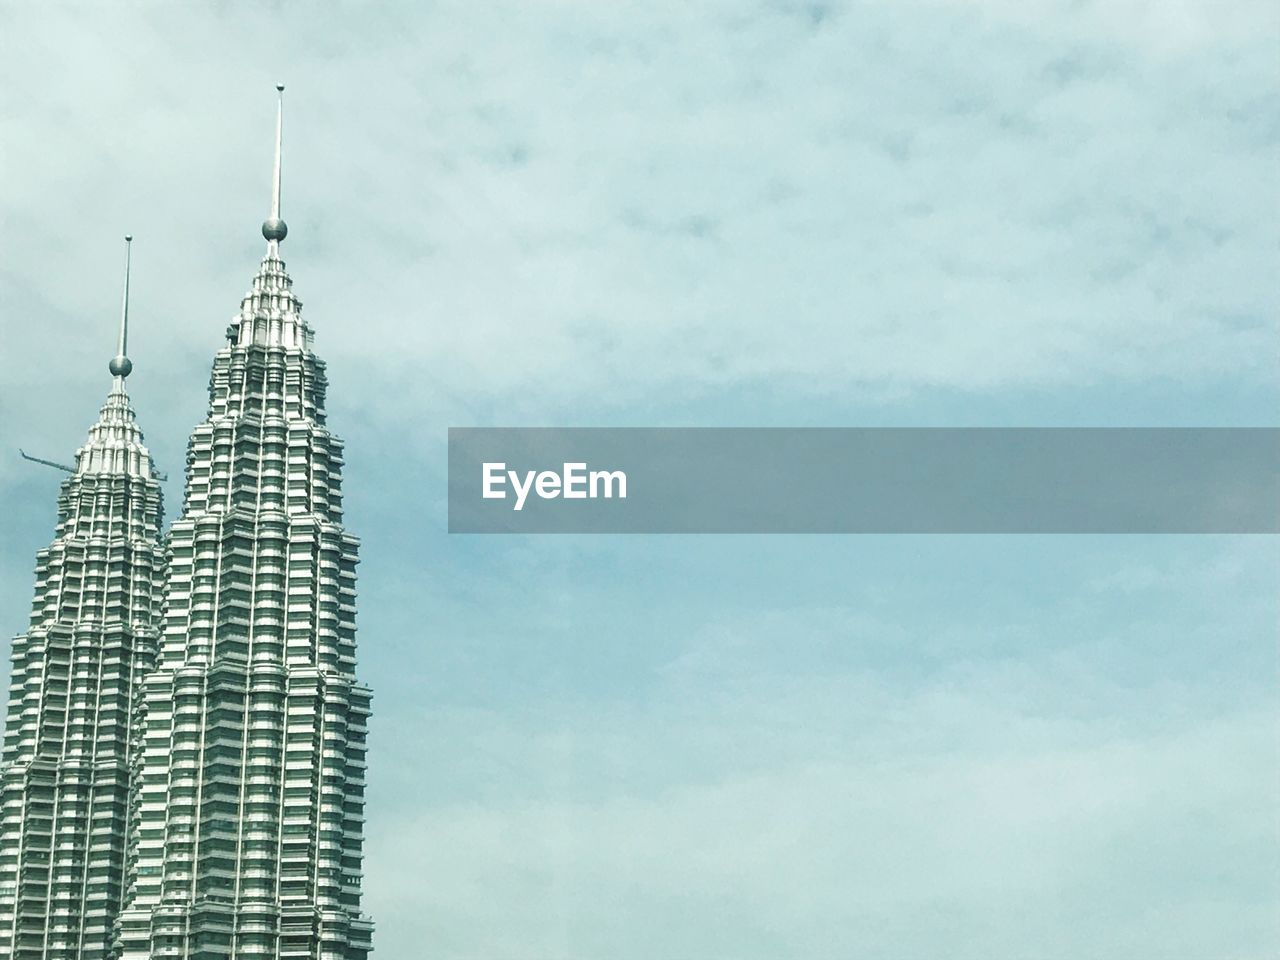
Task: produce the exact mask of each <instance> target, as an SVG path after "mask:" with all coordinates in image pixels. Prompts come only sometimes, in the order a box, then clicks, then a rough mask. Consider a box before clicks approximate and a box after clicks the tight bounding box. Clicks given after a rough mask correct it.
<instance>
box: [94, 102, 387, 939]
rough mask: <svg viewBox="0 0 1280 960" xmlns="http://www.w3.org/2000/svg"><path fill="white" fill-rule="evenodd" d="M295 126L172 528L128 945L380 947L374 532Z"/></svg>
mask: <svg viewBox="0 0 1280 960" xmlns="http://www.w3.org/2000/svg"><path fill="white" fill-rule="evenodd" d="M279 89H281V90H283V87H281V88H279ZM280 128H281V120H280V114H279V113H278V114H277V125H276V162H275V172H274V179H273V189H272V210H271V216H270V217H269V218H268V219H267V221H266V222H265V223H264V224H263V227H262V232H263V236H264V237H265V238H266V240H267V250H266V255H265V256H264V257H263V259H262V261H261V264H260V265H259V268H258V272H257V274H256V276H255V277H254V278H253V281H252V285H251V287H250V290H249V292H248V294H247V295H246V296H245V297H244V299H243V301H242V302H241V305H240V310H239V312H238V313H237V314H236V315H235V317H234V318H233V319H232V321H231V324H230V326H229V327H228V328H227V332H226V342H225V344H224V345H223V346H222V348H221V349H220V350H218V352H217V354H216V356H215V358H214V362H213V372H212V376H211V378H210V383H209V409H208V416H207V418H206V419H205V420H204V422H202V423H201V424H199V425H198V426H197V427H196V428H195V430H194V432H193V433H192V435H191V440H190V444H189V446H188V449H187V470H186V490H185V499H184V505H183V511H182V515H181V516H180V517H179V518H178V520H177V521H176V522H175V523H174V525H173V528H172V530H171V532H170V534H169V538H168V556H169V564H168V574H167V579H166V582H165V590H164V611H163V622H162V628H161V639H160V651H159V658H158V663H157V665H156V669H155V670H154V671H152V672H151V673H150V674H149V675H148V676H147V678H146V680H145V681H144V683H143V689H142V694H141V704H142V708H141V716H142V730H141V737H140V752H139V762H138V767H137V776H136V789H135V794H134V798H133V804H132V809H131V816H132V829H131V834H130V844H129V847H130V849H129V854H130V856H129V876H128V878H127V879H128V885H129V892H128V894H127V902H126V906H125V909H124V911H123V912H122V914H121V919H120V923H119V928H118V935H119V939H118V947H119V950H120V956H121V957H122V958H123V960H153V958H162V957H172V958H189V960H230V958H250V957H252V958H269V960H364V958H365V957H366V955H367V953H368V952H369V950H370V949H371V937H372V923H371V921H370V920H369V919H368V918H367V917H365V916H364V915H363V914H362V913H361V912H360V886H361V875H362V870H361V864H362V855H363V854H362V844H363V827H364V782H365V781H364V776H365V775H364V771H365V749H366V747H365V735H366V729H367V721H368V717H369V704H370V692H369V689H368V688H367V687H365V686H363V685H362V684H360V683H359V682H358V681H357V679H356V673H355V669H356V646H355V638H356V636H355V635H356V627H355V584H356V577H355V572H356V562H357V548H358V541H357V540H356V538H355V537H353V536H352V535H351V534H349V533H347V532H346V530H345V529H344V527H343V524H342V516H343V511H342V490H341V486H342V485H341V477H342V466H343V448H342V442H341V441H340V440H339V439H338V438H337V437H335V436H334V435H333V434H332V433H330V432H329V430H328V427H327V426H326V419H325V391H326V379H325V367H324V362H323V361H322V360H320V358H319V357H317V356H316V354H315V353H314V352H313V350H312V331H311V328H310V327H309V326H308V324H307V322H306V321H305V320H304V319H303V317H302V303H301V301H300V300H299V299H298V297H297V296H296V295H295V293H294V292H293V285H292V281H291V280H290V278H289V275H288V274H287V273H286V271H285V264H284V261H283V260H282V259H281V258H280V245H281V243H282V242H283V241H284V239H285V236H286V234H287V228H286V226H285V224H284V221H283V220H282V219H281V218H280V158H281V153H280Z"/></svg>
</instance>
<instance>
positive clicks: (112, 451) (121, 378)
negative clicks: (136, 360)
mask: <svg viewBox="0 0 1280 960" xmlns="http://www.w3.org/2000/svg"><path fill="white" fill-rule="evenodd" d="M124 242H125V255H124V295H123V298H122V301H121V305H120V333H119V338H118V340H117V345H116V355H115V356H114V357H113V358H112V359H111V362H110V363H109V364H108V365H107V369H109V370H110V371H111V376H112V382H111V392H110V393H108V394H107V400H106V403H104V404H103V405H102V409H101V411H99V414H98V421H97V423H95V424H94V425H93V426H92V427H90V428H89V438H88V440H86V441H85V444H84V446H82V447H81V448H80V449H79V450H77V451H76V468H75V472H76V474H78V475H84V474H104V473H105V474H123V475H126V476H131V477H142V478H144V479H150V478H152V477H153V476H155V474H156V468H155V462H154V461H153V460H152V459H151V453H150V452H149V451H148V450H147V448H146V446H145V445H144V444H143V442H142V430H141V429H140V428H139V427H138V421H137V418H136V416H135V415H134V412H133V407H132V405H131V404H130V403H129V394H128V392H127V391H126V390H125V385H124V382H125V379H126V378H127V377H128V376H129V374H130V373H132V372H133V361H131V360H130V359H129V357H128V353H127V351H128V347H129V272H130V267H131V264H132V253H133V237H132V236H126V237H125V238H124Z"/></svg>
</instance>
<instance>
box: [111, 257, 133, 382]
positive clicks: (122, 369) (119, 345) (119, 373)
mask: <svg viewBox="0 0 1280 960" xmlns="http://www.w3.org/2000/svg"><path fill="white" fill-rule="evenodd" d="M132 259H133V236H132V235H131V234H125V238H124V295H123V297H122V298H121V301H120V337H119V339H118V340H117V341H116V355H115V356H114V357H113V358H112V360H111V362H110V363H109V364H107V369H108V370H110V371H111V375H112V376H113V377H115V378H116V379H115V383H114V385H113V389H119V390H120V391H123V390H124V378H125V377H127V376H128V375H129V374H130V373H132V372H133V361H131V360H130V359H129V357H128V349H129V267H130V265H131V261H132Z"/></svg>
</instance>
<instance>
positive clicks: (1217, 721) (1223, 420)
mask: <svg viewBox="0 0 1280 960" xmlns="http://www.w3.org/2000/svg"><path fill="white" fill-rule="evenodd" d="M1277 43H1280V12H1278V10H1277V8H1276V7H1275V5H1274V4H1271V3H1265V2H1257V3H1255V2H1252V0H1240V2H1233V3H1230V4H1223V3H1213V2H1209V0H1165V2H1159V3H1157V2H1142V0H1111V2H1106V3H1103V2H1088V0H1077V2H1055V0H1021V2H1015V0H972V2H964V0H932V2H930V0H896V2H892V3H889V2H882V3H876V2H863V3H837V2H832V3H822V2H807V3H800V2H791V0H732V2H729V0H694V2H689V0H685V2H679V3H676V2H665V0H660V2H650V3H644V4H640V3H632V2H621V0H620V2H616V3H610V2H593V3H587V2H583V0H536V2H527V0H526V2H522V3H517V2H502V0H499V2H492V3H475V2H470V3H467V2H454V3H451V2H437V3H417V4H409V3H404V4H380V5H374V4H364V3H346V4H328V5H324V6H321V5H319V4H314V5H312V4H302V3H274V4H265V5H264V4H255V5H250V4H247V3H244V4H241V3H233V2H217V3H198V2H194V0H189V2H186V3H183V4H166V5H162V4H160V3H155V4H145V5H144V4H132V5H131V4H128V3H110V4H108V3H105V2H103V3H96V4H95V3H90V2H82V3H78V4H74V5H72V4H64V5H59V4H56V3H55V4H39V5H38V4H36V3H34V2H32V3H19V2H14V0H0V183H3V184H4V187H5V189H4V190H3V191H0V218H2V220H3V227H4V229H3V230H2V231H0V311H2V312H0V320H2V322H3V334H4V347H5V354H6V358H7V362H6V364H5V375H4V377H3V378H0V440H2V441H3V443H2V444H0V503H2V505H3V511H2V512H3V520H0V524H2V525H3V526H2V530H3V550H2V551H0V628H2V629H3V631H4V632H6V633H8V634H13V633H16V632H18V631H20V630H21V629H22V628H23V626H24V622H25V621H24V617H25V612H26V608H27V605H28V603H29V599H30V592H31V587H32V581H31V571H32V563H33V555H34V552H35V551H36V550H37V549H38V548H39V547H41V546H43V545H44V544H46V543H47V542H48V540H49V538H50V536H51V533H52V521H53V515H54V506H55V498H56V493H57V483H58V479H59V478H58V475H57V474H56V473H54V472H52V471H48V470H44V469H41V468H36V467H33V466H31V465H29V464H25V463H23V462H22V461H20V460H19V459H18V457H17V455H16V448H17V447H18V446H22V447H23V448H25V449H27V450H29V451H32V452H36V453H38V454H39V455H42V456H46V457H50V458H52V459H56V460H68V459H70V458H71V456H72V454H73V451H74V450H75V448H76V447H77V446H78V445H79V443H80V442H81V441H82V440H83V437H84V431H85V429H86V428H87V426H88V425H89V423H91V422H92V421H93V419H94V418H95V416H96V410H97V407H98V406H99V404H100V403H101V400H102V398H103V397H104V396H105V393H106V390H107V388H108V386H109V377H108V374H107V372H106V362H107V360H108V359H109V358H110V356H111V354H112V353H113V352H114V325H115V323H116V316H117V310H118V297H119V282H120V278H119V271H120V261H121V256H122V250H121V246H122V244H121V240H120V237H121V235H122V234H123V233H125V232H132V233H133V234H135V236H136V238H137V239H136V241H135V244H134V301H133V303H134V308H133V317H134V326H133V337H132V341H133V345H132V348H131V350H130V353H131V355H132V357H133V359H134V362H135V374H134V376H133V377H132V378H131V379H130V390H131V392H132V394H133V397H134V402H135V406H136V407H137V409H138V412H139V416H140V419H141V422H142V424H143V426H144V429H145V430H146V432H147V437H148V441H149V442H150V444H151V446H152V449H153V451H154V452H155V453H156V456H157V458H158V460H159V461H160V464H161V466H162V468H164V469H168V470H169V471H170V474H171V476H172V478H173V479H172V480H171V481H170V482H169V484H168V485H167V488H166V496H167V502H168V509H169V515H170V516H173V515H176V513H177V512H178V510H179V509H180V501H181V470H182V464H183V458H184V447H185V442H186V436H187V434H188V433H189V431H190V429H191V427H192V426H193V425H194V424H195V423H196V422H197V421H199V420H200V419H201V418H202V417H203V405H204V402H205V396H206V394H205V390H206V383H207V376H208V369H209V363H210V360H211V358H212V355H213V352H214V351H215V350H216V349H217V347H218V346H219V344H220V341H221V337H222V332H223V330H224V328H225V325H226V322H227V321H228V320H229V319H230V317H231V316H232V315H233V313H234V312H235V311H236V309H237V308H238V305H239V300H240V297H241V296H242V295H243V293H244V291H245V290H246V288H247V286H248V283H249V280H250V278H251V277H252V275H253V272H254V270H255V268H256V264H257V260H258V258H259V257H260V256H261V252H262V241H261V239H260V236H259V234H258V224H259V223H260V221H261V220H262V218H263V217H264V216H265V214H266V212H267V201H268V191H269V178H270V170H269V165H270V156H271V132H272V124H273V120H274V109H275V108H274V91H273V89H272V86H273V85H274V84H275V83H276V82H277V81H282V82H285V83H287V84H288V90H287V92H286V98H287V99H286V145H285V156H286V161H285V164H286V168H285V199H284V213H285V217H286V219H287V220H288V222H289V226H290V235H289V239H288V241H287V242H286V243H285V246H284V254H285V257H286V259H287V260H288V262H289V267H290V271H291V273H292V274H293V277H294V280H295V284H296V289H297V290H298V291H299V292H300V294H301V296H302V297H303V299H304V300H305V301H306V304H307V306H306V313H307V316H308V318H309V320H310V322H311V323H312V325H313V326H314V327H315V329H316V333H317V349H318V350H319V352H320V353H321V354H322V355H323V356H324V357H325V358H326V359H327V360H328V362H329V372H330V376H331V390H330V415H331V424H332V425H333V426H334V428H335V429H336V430H337V431H338V432H339V433H340V434H342V435H343V436H344V437H345V438H346V439H347V441H348V451H349V460H348V467H347V473H346V490H347V493H348V506H349V515H348V520H349V523H350V526H351V528H352V529H353V530H354V531H355V532H356V533H358V534H360V535H361V536H362V538H363V541H364V546H363V552H362V556H363V560H364V562H363V564H362V566H361V608H360V644H361V658H362V659H361V673H362V675H363V677H364V679H366V680H367V681H368V682H370V683H371V684H372V686H373V687H374V691H375V718H374V727H373V732H372V737H371V749H372V753H371V774H370V775H371V784H370V792H369V807H368V815H369V824H368V847H367V849H368V859H367V864H366V883H365V889H366V905H367V908H368V910H369V912H370V913H372V914H373V916H374V918H375V920H376V921H377V924H378V929H377V934H376V941H375V943H376V945H377V948H378V951H379V953H378V955H379V956H381V957H384V958H402V957H403V958H411V957H420V956H421V957H438V958H448V960H454V958H457V960H463V958H467V960H552V958H555V960H597V958H618V960H730V958H733V960H776V958H779V957H795V958H815V960H819V958H821V960H827V958H836V957H840V958H843V957H850V956H859V957H865V958H872V960H875V958H883V960H926V958H933V957H937V956H940V955H946V956H951V957H957V958H975V960H977V958H983V960H989V958H1009V960H1013V958H1040V960H1058V958H1062V960H1067V958H1071V960H1078V958H1097V960H1112V958H1115V960H1121V958H1124V960H1129V958H1133V957H1150V958H1161V960H1225V958H1233V960H1246V958H1263V957H1269V956H1271V955H1272V951H1273V950H1274V945H1275V944H1276V943H1277V942H1280V916H1278V914H1277V910H1276V907H1275V904H1276V903H1277V901H1278V900H1280V823H1278V822H1277V817H1276V813H1275V811H1276V810H1277V809H1278V808H1280V807H1278V804H1280V775H1278V774H1277V770H1280V756H1278V754H1277V748H1278V743H1280V741H1278V739H1277V733H1278V725H1277V719H1278V718H1280V684H1277V683H1276V677H1277V662H1276V623H1277V616H1278V615H1280V597H1278V595H1277V591H1276V577H1275V572H1276V568H1277V561H1278V560H1280V549H1278V548H1277V545H1276V544H1275V542H1274V540H1272V539H1268V538H1260V537H1255V538H1248V537H1241V538H1230V537H1200V538H1194V537H1186V538H1182V537H1151V538H1141V537H1112V538H1103V537H1056V538H1053V537H954V538H946V537H848V538H841V537H807V538H806V537H796V538H791V537H600V538H585V537H584V538H573V537H545V538H536V537H529V538H505V537H490V538H477V537H462V536H454V537H450V536H448V535H447V534H446V533H445V532H444V528H445V504H444V490H445V476H444V467H445V457H444V454H445V431H446V429H447V428H448V427H449V426H486V425H503V426H527V425H715V426H722V425H741V426H774V425H803V426H808V425H925V424H927V425H936V426H952V425H989V426H1015V425H1016V426H1064V425H1071V426H1076V425H1097V426H1112V425H1157V426H1174V425H1192V424H1194V425H1268V426H1272V425H1277V424H1276V412H1277V410H1280V379H1278V378H1277V376H1276V368H1275V345H1276V334H1277V329H1276V327H1277V309H1276V308H1277V287H1276V283H1275V277H1276V269H1277V242H1276V241H1277V230H1276V224H1277V222H1278V218H1280V185H1278V181H1277V177H1276V170H1277V162H1278V161H1280V108H1278V107H1277V103H1278V102H1280V100H1278V98H1277V94H1278V93H1280V57H1277V55H1276V51H1277Z"/></svg>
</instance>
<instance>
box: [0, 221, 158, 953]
mask: <svg viewBox="0 0 1280 960" xmlns="http://www.w3.org/2000/svg"><path fill="white" fill-rule="evenodd" d="M131 240H132V238H131V237H126V238H125V242H126V253H125V284H124V303H123V307H122V309H121V317H120V334H119V346H118V349H117V352H116V356H115V357H114V359H112V360H111V363H110V364H109V369H110V371H111V374H112V378H113V379H112V384H111V391H110V393H108V394H107V400H106V403H105V404H104V405H103V407H102V411H101V413H100V415H99V417H98V422H97V423H95V424H94V425H93V426H92V427H90V428H89V438H88V440H87V441H86V442H85V444H84V446H82V447H81V448H80V449H79V450H78V451H76V458H75V466H74V468H69V469H70V473H71V475H70V476H69V477H67V479H66V480H64V481H63V483H62V490H61V493H60V495H59V497H58V521H57V527H56V529H55V532H54V539H53V542H52V543H51V544H50V545H49V546H48V547H46V548H45V549H43V550H41V551H40V552H39V553H38V554H37V555H36V586H35V599H34V601H33V603H32V607H31V622H30V626H29V627H28V629H27V632H26V633H24V634H22V635H21V636H18V637H15V638H14V641H13V655H12V659H13V673H12V679H11V682H10V694H9V710H8V721H7V723H6V725H5V736H4V753H3V758H4V762H3V766H2V767H0V957H4V958H9V957H12V958H15V960H81V958H83V960H97V958H102V957H106V956H108V955H109V952H110V947H111V939H112V927H113V925H114V923H115V920H116V916H117V914H118V913H119V911H120V902H121V898H122V895H123V885H124V870H125V836H126V828H127V813H128V806H129V791H130V750H131V746H130V744H131V740H132V739H133V738H134V736H135V733H136V730H135V728H134V709H133V707H134V695H135V691H136V689H137V686H138V684H139V683H140V682H141V680H142V678H143V676H144V675H145V674H146V673H147V671H148V670H150V669H151V667H152V665H153V664H154V662H155V657H156V650H157V637H158V624H159V614H160V610H159V601H160V586H161V580H162V577H163V569H162V568H163V550H162V547H161V543H160V525H161V494H160V484H159V482H158V479H157V476H156V469H155V464H154V463H153V462H152V459H151V454H150V453H148V451H147V448H146V447H145V446H144V445H143V440H142V431H141V430H139V428H138V424H137V421H136V419H135V417H134V412H133V408H132V407H131V406H130V404H129V396H128V394H127V393H126V392H125V378H126V377H128V376H129V373H130V372H131V371H132V369H133V364H132V363H131V362H130V361H129V358H128V355H127V348H128V323H129V250H130V247H129V246H127V244H128V243H129V241H131Z"/></svg>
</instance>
